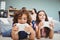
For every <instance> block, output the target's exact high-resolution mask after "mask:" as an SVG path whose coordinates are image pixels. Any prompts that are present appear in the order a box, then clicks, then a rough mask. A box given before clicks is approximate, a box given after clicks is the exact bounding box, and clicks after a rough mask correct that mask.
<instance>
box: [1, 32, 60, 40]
mask: <svg viewBox="0 0 60 40" xmlns="http://www.w3.org/2000/svg"><path fill="white" fill-rule="evenodd" d="M0 40H12V39H11V38H10V37H2V35H0ZM35 40H60V34H57V33H55V34H54V37H53V39H48V38H41V39H35Z"/></svg>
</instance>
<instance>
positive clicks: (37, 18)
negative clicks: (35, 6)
mask: <svg viewBox="0 0 60 40" xmlns="http://www.w3.org/2000/svg"><path fill="white" fill-rule="evenodd" d="M40 12H44V14H45V16H46V18H45V21H48V17H47V14H46V12H45V11H44V10H40V11H38V13H37V16H36V23H37V24H39V22H41V20H39V17H38V15H39V13H40Z"/></svg>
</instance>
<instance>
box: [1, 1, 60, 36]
mask: <svg viewBox="0 0 60 40" xmlns="http://www.w3.org/2000/svg"><path fill="white" fill-rule="evenodd" d="M22 7H26V8H27V9H28V10H31V9H32V8H35V9H36V10H37V11H39V10H45V11H46V13H47V15H48V17H49V19H53V22H54V24H55V25H54V32H55V33H60V0H0V33H3V36H4V32H7V31H8V30H11V28H12V23H13V15H14V12H15V11H16V10H19V9H21V8H22Z"/></svg>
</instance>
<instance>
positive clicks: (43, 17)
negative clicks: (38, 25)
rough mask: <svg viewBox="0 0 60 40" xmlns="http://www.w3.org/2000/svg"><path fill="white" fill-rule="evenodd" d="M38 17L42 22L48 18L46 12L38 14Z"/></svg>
mask: <svg viewBox="0 0 60 40" xmlns="http://www.w3.org/2000/svg"><path fill="white" fill-rule="evenodd" d="M38 17H39V20H41V21H43V20H45V18H46V16H45V13H44V12H40V13H39V14H38Z"/></svg>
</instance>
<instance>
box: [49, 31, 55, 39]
mask: <svg viewBox="0 0 60 40" xmlns="http://www.w3.org/2000/svg"><path fill="white" fill-rule="evenodd" d="M53 35H54V31H53V30H50V33H49V39H53Z"/></svg>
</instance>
